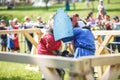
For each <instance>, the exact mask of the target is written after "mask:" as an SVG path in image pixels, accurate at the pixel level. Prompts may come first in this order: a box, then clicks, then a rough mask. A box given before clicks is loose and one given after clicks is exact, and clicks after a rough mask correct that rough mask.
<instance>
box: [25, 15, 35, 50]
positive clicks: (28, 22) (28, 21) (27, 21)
mask: <svg viewBox="0 0 120 80" xmlns="http://www.w3.org/2000/svg"><path fill="white" fill-rule="evenodd" d="M24 21H25V22H24V23H23V27H24V29H31V28H32V26H33V21H31V19H30V17H28V16H25V18H24ZM30 35H31V36H32V37H33V33H30ZM25 39H26V42H27V46H28V49H29V51H30V52H31V49H32V43H31V42H30V41H29V40H28V39H27V38H25Z"/></svg>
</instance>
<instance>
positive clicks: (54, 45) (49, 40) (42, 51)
mask: <svg viewBox="0 0 120 80" xmlns="http://www.w3.org/2000/svg"><path fill="white" fill-rule="evenodd" d="M60 46H61V41H55V39H54V36H53V35H52V34H50V33H47V34H44V35H43V37H42V38H41V39H40V41H39V44H38V47H37V49H38V54H39V55H55V54H53V53H52V51H53V50H59V48H60Z"/></svg>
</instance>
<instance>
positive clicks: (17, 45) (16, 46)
mask: <svg viewBox="0 0 120 80" xmlns="http://www.w3.org/2000/svg"><path fill="white" fill-rule="evenodd" d="M14 29H18V26H17V25H15V26H14ZM16 36H18V34H14V37H16ZM14 49H15V50H19V49H20V48H19V40H18V37H17V38H16V39H15V40H14Z"/></svg>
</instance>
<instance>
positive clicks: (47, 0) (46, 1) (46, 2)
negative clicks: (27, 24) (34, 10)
mask: <svg viewBox="0 0 120 80" xmlns="http://www.w3.org/2000/svg"><path fill="white" fill-rule="evenodd" d="M43 1H44V2H45V4H46V9H48V2H49V0H43Z"/></svg>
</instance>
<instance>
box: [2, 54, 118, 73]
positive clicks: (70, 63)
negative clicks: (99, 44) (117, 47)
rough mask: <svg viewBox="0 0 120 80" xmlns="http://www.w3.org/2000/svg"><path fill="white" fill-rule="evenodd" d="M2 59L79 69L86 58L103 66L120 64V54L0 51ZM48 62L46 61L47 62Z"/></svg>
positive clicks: (91, 63) (92, 65) (96, 64)
mask: <svg viewBox="0 0 120 80" xmlns="http://www.w3.org/2000/svg"><path fill="white" fill-rule="evenodd" d="M0 60H1V61H10V62H18V63H25V64H28V63H30V64H35V65H37V64H38V65H40V64H43V62H44V65H45V66H47V67H53V68H69V69H73V68H74V69H75V68H76V70H77V71H78V70H79V69H80V68H82V67H80V66H82V65H83V61H84V60H90V61H89V62H90V66H91V67H94V66H103V65H115V64H120V54H107V55H100V56H89V57H81V58H78V59H73V58H66V57H61V56H45V55H30V54H22V53H17V54H16V53H10V52H0ZM45 62H46V63H45Z"/></svg>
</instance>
